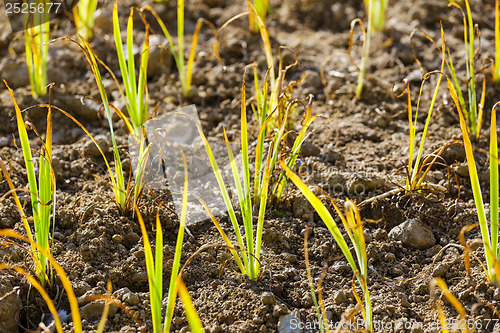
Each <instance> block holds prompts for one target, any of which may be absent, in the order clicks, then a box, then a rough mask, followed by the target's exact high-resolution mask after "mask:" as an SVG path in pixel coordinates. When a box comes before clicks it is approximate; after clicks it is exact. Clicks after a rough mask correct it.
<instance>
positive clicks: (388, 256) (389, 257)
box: [384, 252, 396, 262]
mask: <svg viewBox="0 0 500 333" xmlns="http://www.w3.org/2000/svg"><path fill="white" fill-rule="evenodd" d="M384 260H385V261H387V262H392V261H396V255H395V254H394V253H391V252H389V253H386V254H385V256H384Z"/></svg>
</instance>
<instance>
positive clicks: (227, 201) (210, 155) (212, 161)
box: [197, 125, 249, 272]
mask: <svg viewBox="0 0 500 333" xmlns="http://www.w3.org/2000/svg"><path fill="white" fill-rule="evenodd" d="M197 128H198V133H199V134H200V137H201V139H202V141H203V145H204V146H205V150H206V152H207V155H208V158H209V160H210V165H211V166H212V170H213V172H214V175H215V178H216V179H217V183H218V185H219V188H220V191H221V194H222V198H223V200H224V204H225V205H226V209H227V212H228V214H229V219H230V220H231V223H232V225H233V229H234V232H235V234H236V240H237V241H238V245H239V246H241V247H244V243H243V238H242V237H241V231H240V227H239V225H238V220H237V218H236V215H235V212H234V208H233V205H232V203H231V199H230V198H229V194H228V193H227V190H226V186H225V184H224V180H223V179H222V174H221V172H220V169H219V166H218V165H217V161H216V160H215V156H214V154H213V152H212V149H211V148H210V144H209V143H208V140H207V138H206V137H205V135H204V134H203V131H202V129H201V127H200V126H198V125H197ZM242 258H243V263H244V264H245V270H246V271H247V272H248V271H249V267H248V262H249V261H248V256H247V253H246V250H245V249H244V248H243V250H242Z"/></svg>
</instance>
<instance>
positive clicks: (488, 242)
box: [448, 80, 500, 284]
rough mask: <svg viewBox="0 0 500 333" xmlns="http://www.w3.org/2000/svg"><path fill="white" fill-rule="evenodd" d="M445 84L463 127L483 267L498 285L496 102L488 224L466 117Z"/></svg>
mask: <svg viewBox="0 0 500 333" xmlns="http://www.w3.org/2000/svg"><path fill="white" fill-rule="evenodd" d="M448 87H449V89H450V93H451V97H452V98H453V100H454V101H455V104H456V106H457V108H458V114H459V117H460V128H461V129H462V134H463V141H464V147H465V153H466V156H467V164H468V167H469V177H470V181H471V186H472V192H473V195H474V202H475V203H476V209H477V217H478V220H479V227H480V229H481V237H482V239H483V243H484V255H485V257H486V266H487V269H488V279H489V280H490V281H491V282H492V283H494V284H498V281H499V278H500V277H499V276H497V274H496V271H495V268H494V266H495V263H497V262H498V259H499V257H498V255H499V244H498V204H499V199H498V186H499V185H498V181H499V179H498V143H497V127H496V109H495V107H496V106H497V105H498V103H497V104H495V105H494V106H493V108H492V110H491V128H490V227H488V222H487V220H486V212H485V210H484V205H483V197H482V194H481V186H480V183H479V176H478V174H477V168H476V162H475V160H474V153H473V148H472V144H471V141H470V139H469V132H468V130H467V124H466V120H465V117H464V115H463V113H462V111H461V109H460V102H459V97H458V94H457V92H456V91H455V89H454V87H453V84H452V83H451V82H450V81H449V80H448ZM490 228H491V230H490Z"/></svg>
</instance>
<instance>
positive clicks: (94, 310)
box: [80, 302, 118, 322]
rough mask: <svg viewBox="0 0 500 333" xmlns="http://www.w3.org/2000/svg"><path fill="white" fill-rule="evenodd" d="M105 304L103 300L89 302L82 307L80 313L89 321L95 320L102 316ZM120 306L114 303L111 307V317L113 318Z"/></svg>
mask: <svg viewBox="0 0 500 333" xmlns="http://www.w3.org/2000/svg"><path fill="white" fill-rule="evenodd" d="M104 306H105V304H104V303H102V302H95V303H89V304H86V305H84V306H82V307H81V308H80V315H81V316H82V319H85V320H87V321H89V322H90V321H94V320H97V319H99V318H101V316H102V312H103V311H104ZM117 310H118V307H116V306H114V305H112V306H110V307H109V317H110V318H113V317H114V315H115V314H116V311H117Z"/></svg>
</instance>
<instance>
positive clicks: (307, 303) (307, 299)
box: [300, 293, 313, 308]
mask: <svg viewBox="0 0 500 333" xmlns="http://www.w3.org/2000/svg"><path fill="white" fill-rule="evenodd" d="M300 302H301V304H302V306H303V307H305V308H310V307H311V306H312V305H313V299H312V297H311V294H309V293H307V294H306V295H304V297H302V300H301V301H300Z"/></svg>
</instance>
